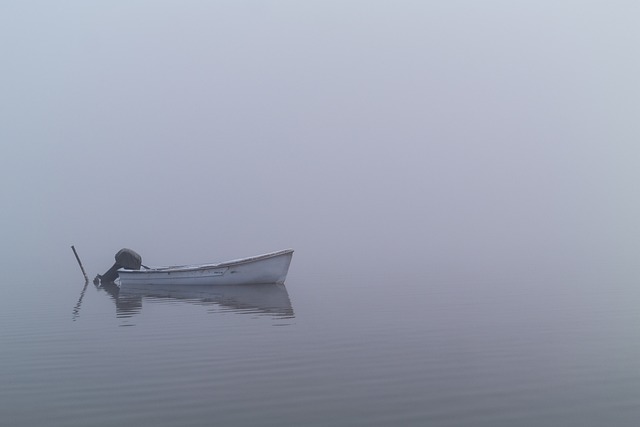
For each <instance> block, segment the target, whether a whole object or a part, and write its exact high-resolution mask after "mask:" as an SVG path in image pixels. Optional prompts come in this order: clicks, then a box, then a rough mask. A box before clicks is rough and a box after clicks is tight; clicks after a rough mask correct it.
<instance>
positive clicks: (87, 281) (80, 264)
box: [71, 245, 89, 283]
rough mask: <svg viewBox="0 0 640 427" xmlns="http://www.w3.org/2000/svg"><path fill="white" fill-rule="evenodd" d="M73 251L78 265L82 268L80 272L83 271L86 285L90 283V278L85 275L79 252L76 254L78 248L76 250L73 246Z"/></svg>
mask: <svg viewBox="0 0 640 427" xmlns="http://www.w3.org/2000/svg"><path fill="white" fill-rule="evenodd" d="M71 250H72V251H73V254H74V255H75V256H76V261H78V265H79V266H80V270H82V275H83V276H84V282H85V283H89V277H88V276H87V273H85V271H84V267H83V266H82V263H81V262H80V257H79V256H78V252H76V248H74V247H73V245H71Z"/></svg>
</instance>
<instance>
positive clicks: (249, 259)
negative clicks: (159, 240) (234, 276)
mask: <svg viewBox="0 0 640 427" xmlns="http://www.w3.org/2000/svg"><path fill="white" fill-rule="evenodd" d="M293 252H294V250H293V249H283V250H281V251H276V252H269V253H266V254H262V255H255V256H252V257H247V258H239V259H235V260H231V261H224V262H221V263H218V264H191V265H177V266H170V267H153V268H149V269H147V270H129V269H126V268H121V269H119V270H118V272H119V273H132V274H149V273H169V272H171V273H174V272H182V271H185V272H188V271H198V270H215V269H218V268H228V267H231V266H234V265H241V264H248V263H251V262H255V261H262V260H265V259H269V258H275V257H278V256H282V255H287V254H293Z"/></svg>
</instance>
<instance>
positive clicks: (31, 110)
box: [0, 1, 640, 280]
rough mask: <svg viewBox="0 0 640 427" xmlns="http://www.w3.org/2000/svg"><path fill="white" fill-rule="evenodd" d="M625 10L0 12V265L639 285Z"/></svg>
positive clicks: (455, 6)
mask: <svg viewBox="0 0 640 427" xmlns="http://www.w3.org/2000/svg"><path fill="white" fill-rule="evenodd" d="M639 12H640V8H639V6H638V4H637V3H635V2H625V1H614V2H606V3H605V2H583V1H560V2H555V1H554V2H538V1H535V2H534V1H524V2H510V1H487V2H473V1H453V2H426V1H425V2H422V1H402V2H385V1H347V2H344V1H322V2H297V1H264V2H253V1H228V2H225V1H218V2H207V1H201V2H198V1H186V2H183V1H181V2H170V1H133V2H89V3H87V2H77V1H75V2H74V1H69V2H17V1H16V2H12V1H4V2H2V3H1V4H0V54H1V57H2V62H1V63H2V66H1V67H0V94H1V95H0V144H1V159H2V160H1V162H2V165H1V167H0V198H1V200H2V209H1V211H0V221H1V222H0V239H1V241H2V244H1V245H0V250H1V251H2V253H1V255H2V258H3V259H5V263H6V267H7V268H8V270H9V272H10V273H12V274H16V275H18V274H20V271H23V269H25V268H30V269H32V270H33V266H34V265H37V266H38V268H37V269H35V270H36V271H33V272H32V273H31V274H32V275H33V274H35V275H36V277H37V276H38V275H39V274H41V275H42V276H47V275H50V274H52V272H55V271H56V269H64V270H67V269H69V268H75V267H74V266H73V264H74V262H75V261H73V258H72V257H71V254H70V251H68V249H67V248H68V246H69V245H71V244H75V245H76V247H77V248H78V250H79V252H80V255H81V256H84V257H85V259H86V264H87V269H88V270H90V271H91V274H94V273H97V272H101V270H103V269H104V268H106V267H108V265H109V263H110V262H111V260H112V256H113V254H114V253H115V252H116V251H117V250H118V249H120V248H121V247H124V246H128V247H132V248H134V249H135V250H137V251H139V252H140V253H141V254H142V255H143V257H144V261H145V262H147V263H151V264H171V263H185V262H200V261H202V262H205V261H215V260H218V261H221V260H224V259H228V258H236V257H240V256H249V255H254V254H257V253H261V252H266V251H270V250H277V249H283V248H287V247H293V248H294V249H296V250H297V253H296V261H295V262H294V265H293V267H294V268H300V271H315V272H318V274H321V273H322V271H323V270H326V269H331V270H332V271H333V272H344V273H345V274H349V272H353V271H358V270H360V269H364V268H372V266H375V267H373V268H378V267H379V270H380V271H379V273H380V274H381V275H388V276H389V277H390V278H391V277H396V276H397V275H402V271H403V268H408V267H406V266H409V265H412V266H414V267H412V269H414V271H415V268H416V267H415V266H418V267H419V268H420V269H421V270H422V271H423V272H424V277H427V278H429V277H433V278H438V279H439V280H458V279H468V278H475V279H476V280H481V279H487V280H494V279H495V280H498V279H510V278H513V277H522V276H537V275H539V276H541V277H544V276H545V275H546V276H549V275H553V276H556V277H561V276H563V275H568V276H571V277H575V276H576V275H585V276H586V275H592V274H594V273H599V274H602V275H603V276H609V275H611V274H625V275H627V276H628V275H633V274H635V273H636V272H637V271H636V267H635V265H637V257H638V256H637V254H638V250H639V249H640V248H639V247H638V242H639V241H640V240H639V237H640V227H639V226H638V221H637V218H638V214H640V204H639V201H638V191H637V182H638V160H639V154H640V147H639V144H638V136H640V128H639V124H638V123H639V122H638V119H637V118H638V112H639V111H640V109H639V103H638V100H639V99H640V96H639V95H640V86H639V84H638V78H637V76H638V75H640V60H639V59H638V58H639V57H638V43H639V42H640V30H639V29H638V28H639V27H638V25H637V23H638V18H639V15H640V14H639ZM416 262H417V264H415V263H416ZM399 265H400V266H405V267H403V268H397V266H399ZM390 266H394V267H390ZM412 274H414V273H412ZM16 277H17V276H16Z"/></svg>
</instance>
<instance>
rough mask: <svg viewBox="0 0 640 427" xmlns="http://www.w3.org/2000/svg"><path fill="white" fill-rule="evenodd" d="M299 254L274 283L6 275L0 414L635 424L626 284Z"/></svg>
mask: <svg viewBox="0 0 640 427" xmlns="http://www.w3.org/2000/svg"><path fill="white" fill-rule="evenodd" d="M296 261H297V260H296V257H294V262H293V264H292V269H291V273H290V276H289V279H288V281H287V284H286V287H284V286H268V287H266V288H256V287H245V288H240V289H233V288H231V289H229V288H225V289H211V288H209V289H207V288H203V289H195V290H193V289H191V290H185V291H176V290H171V289H164V290H162V289H161V290H156V291H151V290H149V289H146V290H145V289H136V290H128V291H126V292H125V290H120V292H118V291H117V290H114V289H97V288H96V287H94V285H92V284H89V285H88V287H87V288H86V290H85V292H84V294H82V290H83V283H82V280H81V276H80V274H79V272H78V271H76V270H74V267H73V266H72V264H70V267H69V269H68V271H67V270H63V271H62V272H60V273H59V274H60V278H58V279H55V280H51V281H37V282H30V281H24V280H23V281H19V280H16V281H15V282H14V283H5V289H7V290H8V293H7V291H5V297H4V298H3V299H2V301H0V308H1V310H0V319H1V323H0V324H1V325H2V326H1V327H0V345H1V347H0V383H1V384H2V387H1V388H0V424H1V425H6V426H13V427H19V426H34V425H47V426H65V427H70V426H123V425H136V426H156V427H157V426H176V425H181V426H205V425H233V426H282V425H305V426H389V425H403V426H412V425H413V426H425V425H429V426H474V427H478V426H493V427H495V426H542V425H544V426H563V427H566V426H581V427H583V426H604V425H606V426H636V425H638V422H639V421H640V310H638V305H639V303H640V291H638V290H637V289H636V286H635V284H634V283H632V281H631V280H628V279H611V280H605V279H602V278H597V277H588V276H587V277H586V278H583V279H581V280H577V279H575V278H574V280H570V279H562V280H561V279H558V278H556V279H554V278H548V279H546V280H542V279H531V280H525V279H520V280H518V279H514V280H509V281H506V280H503V281H488V280H480V279H477V278H476V279H473V278H469V279H468V280H445V279H442V280H426V279H424V278H423V279H421V278H420V275H419V274H418V273H417V272H413V271H411V269H409V270H408V273H407V274H404V275H401V277H404V278H403V279H396V280H391V279H389V277H392V275H390V274H385V275H383V276H384V277H386V278H385V279H382V278H381V276H380V275H378V274H376V273H375V271H376V268H372V269H371V271H370V272H364V271H360V272H359V273H354V274H338V273H335V274H332V272H331V271H330V270H329V271H327V270H326V269H324V270H323V271H322V274H320V273H318V272H316V271H312V270H309V271H305V270H306V269H305V268H296ZM298 261H299V259H298ZM299 265H304V263H301V264H299ZM372 267H374V266H372ZM385 268H388V266H385ZM407 277H408V278H407ZM411 277H413V278H411Z"/></svg>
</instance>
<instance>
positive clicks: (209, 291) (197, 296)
mask: <svg viewBox="0 0 640 427" xmlns="http://www.w3.org/2000/svg"><path fill="white" fill-rule="evenodd" d="M99 289H101V290H103V291H105V292H107V293H108V294H109V295H110V296H111V298H112V299H113V300H114V302H115V304H116V315H117V317H119V318H126V317H131V316H133V315H135V314H137V313H139V312H141V311H142V306H143V303H146V302H148V303H153V302H166V301H169V300H172V301H181V302H186V303H192V304H197V305H212V306H216V307H220V308H222V309H224V310H229V311H234V312H238V313H254V314H264V315H269V316H271V317H275V318H280V319H286V318H293V317H295V316H294V312H293V307H292V306H291V300H290V299H289V294H288V293H287V289H286V288H285V287H284V285H276V284H273V285H266V284H265V285H229V286H224V285H212V286H206V285H195V286H185V285H180V286H171V285H135V286H121V287H119V286H117V285H115V284H113V283H111V284H103V285H101V286H100V287H99Z"/></svg>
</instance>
